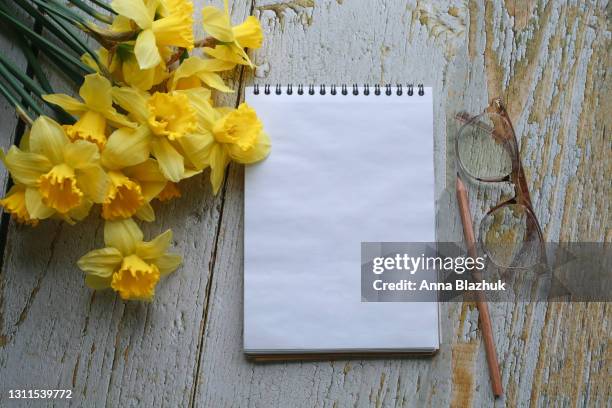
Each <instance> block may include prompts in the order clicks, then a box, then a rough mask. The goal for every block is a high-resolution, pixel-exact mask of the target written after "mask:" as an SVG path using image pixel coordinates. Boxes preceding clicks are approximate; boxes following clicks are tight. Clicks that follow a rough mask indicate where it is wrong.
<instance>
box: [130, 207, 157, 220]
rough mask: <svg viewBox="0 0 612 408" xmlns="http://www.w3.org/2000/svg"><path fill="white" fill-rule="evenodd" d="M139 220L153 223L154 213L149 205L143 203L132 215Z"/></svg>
mask: <svg viewBox="0 0 612 408" xmlns="http://www.w3.org/2000/svg"><path fill="white" fill-rule="evenodd" d="M134 215H135V216H136V217H137V218H138V219H139V220H143V221H145V222H153V221H155V211H154V210H153V207H151V204H149V203H144V204H143V205H142V207H140V208H139V209H138V210H137V211H136V213H135V214H134Z"/></svg>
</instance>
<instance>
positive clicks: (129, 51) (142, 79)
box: [81, 16, 172, 91]
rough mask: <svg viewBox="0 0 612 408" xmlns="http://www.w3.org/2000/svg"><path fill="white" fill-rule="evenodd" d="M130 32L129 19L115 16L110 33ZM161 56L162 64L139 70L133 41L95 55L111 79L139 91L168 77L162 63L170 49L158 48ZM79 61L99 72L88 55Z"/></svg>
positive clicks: (169, 54) (146, 89)
mask: <svg viewBox="0 0 612 408" xmlns="http://www.w3.org/2000/svg"><path fill="white" fill-rule="evenodd" d="M130 30H132V23H131V22H130V19H128V18H127V17H123V16H117V17H115V19H114V20H113V24H112V26H111V31H114V32H122V31H130ZM158 48H159V52H160V53H161V56H162V62H161V63H160V64H158V65H156V66H155V67H153V68H149V69H141V68H140V66H139V65H138V61H137V60H136V55H135V54H134V41H126V42H123V43H120V44H118V45H117V46H116V47H114V48H113V50H112V52H109V51H108V50H107V49H106V48H99V49H98V51H97V52H96V54H97V55H98V60H99V61H100V63H101V64H103V65H104V68H106V70H107V71H108V72H109V73H110V74H111V75H112V77H113V79H115V80H116V81H118V82H120V83H124V84H128V85H130V86H133V87H134V88H138V89H140V90H141V91H148V90H149V89H151V88H152V87H153V86H155V85H157V84H159V83H161V82H162V81H163V80H165V79H166V78H167V77H168V72H167V70H166V64H165V63H164V61H165V60H166V59H168V58H170V56H171V55H172V50H171V49H170V47H158ZM81 60H82V61H83V62H84V63H85V64H87V65H88V66H90V67H91V68H93V69H95V70H96V71H97V72H100V67H98V64H97V63H96V61H95V60H94V59H93V58H92V57H91V56H90V55H89V54H83V56H82V57H81Z"/></svg>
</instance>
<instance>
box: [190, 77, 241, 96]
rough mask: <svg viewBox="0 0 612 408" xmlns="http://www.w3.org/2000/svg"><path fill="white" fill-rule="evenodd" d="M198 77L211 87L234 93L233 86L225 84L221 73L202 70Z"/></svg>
mask: <svg viewBox="0 0 612 408" xmlns="http://www.w3.org/2000/svg"><path fill="white" fill-rule="evenodd" d="M198 78H200V80H201V81H202V82H204V83H205V84H206V85H208V86H209V87H211V88H214V89H216V90H219V91H221V92H227V93H234V90H233V89H232V88H228V87H227V85H225V82H223V78H221V77H220V76H219V74H215V73H214V72H200V73H199V74H198Z"/></svg>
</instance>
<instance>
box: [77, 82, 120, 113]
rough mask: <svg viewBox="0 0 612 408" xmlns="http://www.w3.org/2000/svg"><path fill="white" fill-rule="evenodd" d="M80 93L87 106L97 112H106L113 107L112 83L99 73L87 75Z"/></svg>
mask: <svg viewBox="0 0 612 408" xmlns="http://www.w3.org/2000/svg"><path fill="white" fill-rule="evenodd" d="M79 95H81V98H83V101H85V104H86V105H87V107H88V108H89V109H91V110H94V111H96V112H105V111H107V110H109V109H111V108H112V105H113V98H112V95H111V83H110V82H109V80H108V79H106V78H104V77H103V76H102V75H100V74H98V73H95V74H89V75H86V76H85V79H84V81H83V85H81V88H80V89H79Z"/></svg>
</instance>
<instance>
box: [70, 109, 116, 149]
mask: <svg viewBox="0 0 612 408" xmlns="http://www.w3.org/2000/svg"><path fill="white" fill-rule="evenodd" d="M64 130H65V131H66V135H68V137H69V138H70V139H71V140H73V141H74V140H79V139H80V140H86V141H88V142H92V143H95V144H96V145H97V146H98V148H100V149H102V148H103V147H104V144H105V143H106V119H105V118H104V116H103V115H102V114H101V113H99V112H95V111H91V110H88V111H86V112H84V113H83V115H81V117H80V118H79V120H77V122H76V123H75V124H74V125H65V126H64Z"/></svg>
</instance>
